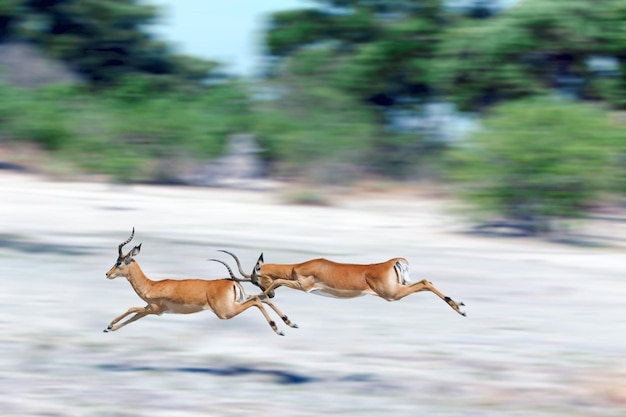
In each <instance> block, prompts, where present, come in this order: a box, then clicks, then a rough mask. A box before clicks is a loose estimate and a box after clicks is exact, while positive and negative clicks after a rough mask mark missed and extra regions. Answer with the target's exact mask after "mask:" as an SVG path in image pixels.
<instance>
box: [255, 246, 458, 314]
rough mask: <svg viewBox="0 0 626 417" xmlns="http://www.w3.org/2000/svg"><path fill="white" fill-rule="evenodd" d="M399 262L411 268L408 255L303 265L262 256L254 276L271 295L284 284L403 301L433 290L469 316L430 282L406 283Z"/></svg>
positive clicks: (346, 295) (340, 295)
mask: <svg viewBox="0 0 626 417" xmlns="http://www.w3.org/2000/svg"><path fill="white" fill-rule="evenodd" d="M397 262H400V263H403V264H404V266H406V267H407V268H408V262H407V260H406V259H404V258H393V259H390V260H388V261H386V262H381V263H376V264H345V263H338V262H332V261H329V260H327V259H322V258H320V259H313V260H310V261H306V262H303V263H299V264H264V263H263V255H261V257H260V258H259V260H258V261H257V265H256V267H255V270H254V272H253V273H252V275H251V279H252V281H253V282H257V283H258V285H259V287H260V288H261V289H262V290H263V294H262V295H267V296H270V297H272V296H273V294H274V293H273V292H274V290H275V289H276V288H278V287H280V286H285V287H289V288H293V289H297V290H301V291H305V292H321V293H323V294H326V295H330V296H333V297H337V298H352V297H358V296H361V295H365V294H372V295H377V296H379V297H381V298H384V299H385V300H387V301H395V300H399V299H401V298H404V297H406V296H407V295H409V294H413V293H415V292H419V291H430V292H432V293H434V294H435V295H437V296H438V297H439V298H441V299H442V300H444V301H445V302H446V303H447V304H448V305H449V306H450V307H452V308H453V309H454V310H455V311H456V312H457V313H459V314H462V315H465V313H464V312H463V311H461V309H460V306H462V305H464V304H463V303H457V302H455V301H454V300H452V299H451V298H450V297H446V296H445V295H444V294H443V293H442V292H440V291H439V290H438V289H437V288H435V286H434V285H433V284H432V283H431V282H430V281H427V280H422V281H419V282H416V283H413V284H405V283H404V282H403V280H402V278H401V277H399V275H398V274H399V272H398V271H397V270H396V267H395V265H396V263H397Z"/></svg>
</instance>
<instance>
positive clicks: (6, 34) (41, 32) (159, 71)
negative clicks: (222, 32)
mask: <svg viewBox="0 0 626 417" xmlns="http://www.w3.org/2000/svg"><path fill="white" fill-rule="evenodd" d="M158 17H159V14H158V9H157V8H156V7H155V6H153V5H148V4H146V3H145V2H142V1H140V0H108V1H100V0H0V41H6V40H25V41H28V42H31V43H34V44H36V45H39V46H40V47H42V48H43V50H44V51H45V52H46V53H48V54H49V55H51V56H53V57H56V58H59V59H61V60H63V61H65V62H67V63H68V64H69V65H70V66H71V67H73V68H74V69H76V70H77V71H79V72H80V73H81V74H83V76H85V77H86V78H87V79H88V80H90V81H91V82H93V83H96V84H105V85H109V84H112V83H115V82H118V81H119V80H121V79H123V78H126V77H128V76H129V75H136V76H137V75H147V76H148V77H147V81H150V82H151V83H153V84H154V85H153V87H156V88H172V87H174V86H189V85H196V86H197V85H200V84H201V83H202V82H203V81H205V80H206V79H207V78H208V77H209V75H211V73H212V72H215V71H217V70H218V67H219V65H218V64H217V63H216V62H213V61H208V60H203V59H199V58H192V57H186V56H180V55H176V54H175V53H174V52H173V51H172V50H171V47H170V46H169V45H168V44H166V43H164V42H160V41H157V40H156V39H155V38H154V37H153V36H152V35H151V34H150V32H149V31H148V30H147V26H149V25H150V24H152V23H154V22H155V21H156V19H157V18H158Z"/></svg>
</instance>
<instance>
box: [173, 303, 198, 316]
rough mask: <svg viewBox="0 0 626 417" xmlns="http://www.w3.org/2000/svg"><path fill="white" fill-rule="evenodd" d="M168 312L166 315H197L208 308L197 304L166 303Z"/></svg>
mask: <svg viewBox="0 0 626 417" xmlns="http://www.w3.org/2000/svg"><path fill="white" fill-rule="evenodd" d="M166 307H167V311H165V312H166V313H172V314H191V313H197V312H199V311H202V310H205V309H206V306H200V305H196V304H175V303H166Z"/></svg>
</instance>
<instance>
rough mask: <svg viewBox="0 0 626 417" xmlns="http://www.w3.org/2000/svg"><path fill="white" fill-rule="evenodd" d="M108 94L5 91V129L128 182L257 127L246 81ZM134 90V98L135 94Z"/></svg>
mask: <svg viewBox="0 0 626 417" xmlns="http://www.w3.org/2000/svg"><path fill="white" fill-rule="evenodd" d="M123 90H124V91H121V92H108V93H107V94H106V95H103V94H93V93H91V92H87V91H81V90H79V89H76V88H74V89H68V88H54V89H50V88H48V89H42V90H34V91H29V90H18V89H14V88H10V87H7V86H2V87H1V90H0V135H1V136H2V137H5V138H9V139H10V140H13V141H17V142H20V141H34V142H37V143H39V144H41V145H42V146H43V147H45V148H46V149H50V150H53V151H55V152H56V155H57V156H58V157H59V158H63V159H67V160H68V161H70V162H73V163H75V164H76V165H78V166H79V167H80V168H82V169H84V170H87V171H91V172H100V173H104V174H108V175H112V176H114V177H116V178H119V179H123V180H125V181H131V180H154V179H155V176H157V175H158V173H157V172H155V171H154V161H158V160H159V159H167V158H178V159H180V160H190V159H203V158H211V157H215V156H217V155H219V154H220V153H221V151H222V148H223V145H224V141H225V139H226V137H227V136H228V135H229V134H230V133H236V132H241V131H247V130H249V128H250V114H249V109H248V101H247V99H246V93H245V91H244V90H243V87H242V86H240V85H238V84H223V85H220V86H219V87H214V88H213V89H211V90H208V91H205V92H202V93H199V94H195V95H190V94H185V95H180V94H177V93H170V94H163V93H162V94H160V95H154V96H146V97H143V98H140V97H141V94H139V93H138V94H136V95H132V94H130V95H129V91H128V87H125V88H124V89H123ZM129 97H130V99H129Z"/></svg>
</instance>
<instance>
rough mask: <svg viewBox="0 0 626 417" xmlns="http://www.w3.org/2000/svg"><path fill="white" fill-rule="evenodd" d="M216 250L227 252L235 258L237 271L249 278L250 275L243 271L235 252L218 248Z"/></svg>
mask: <svg viewBox="0 0 626 417" xmlns="http://www.w3.org/2000/svg"><path fill="white" fill-rule="evenodd" d="M218 251H219V252H224V253H227V254H229V255H230V256H232V257H233V258H235V262H237V268H238V269H239V273H240V274H241V275H243V276H244V277H246V278H248V279H249V278H251V276H250V275H249V274H246V273H245V272H243V268H241V262H239V258H237V256H235V254H234V253H232V252H229V251H227V250H223V249H218Z"/></svg>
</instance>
